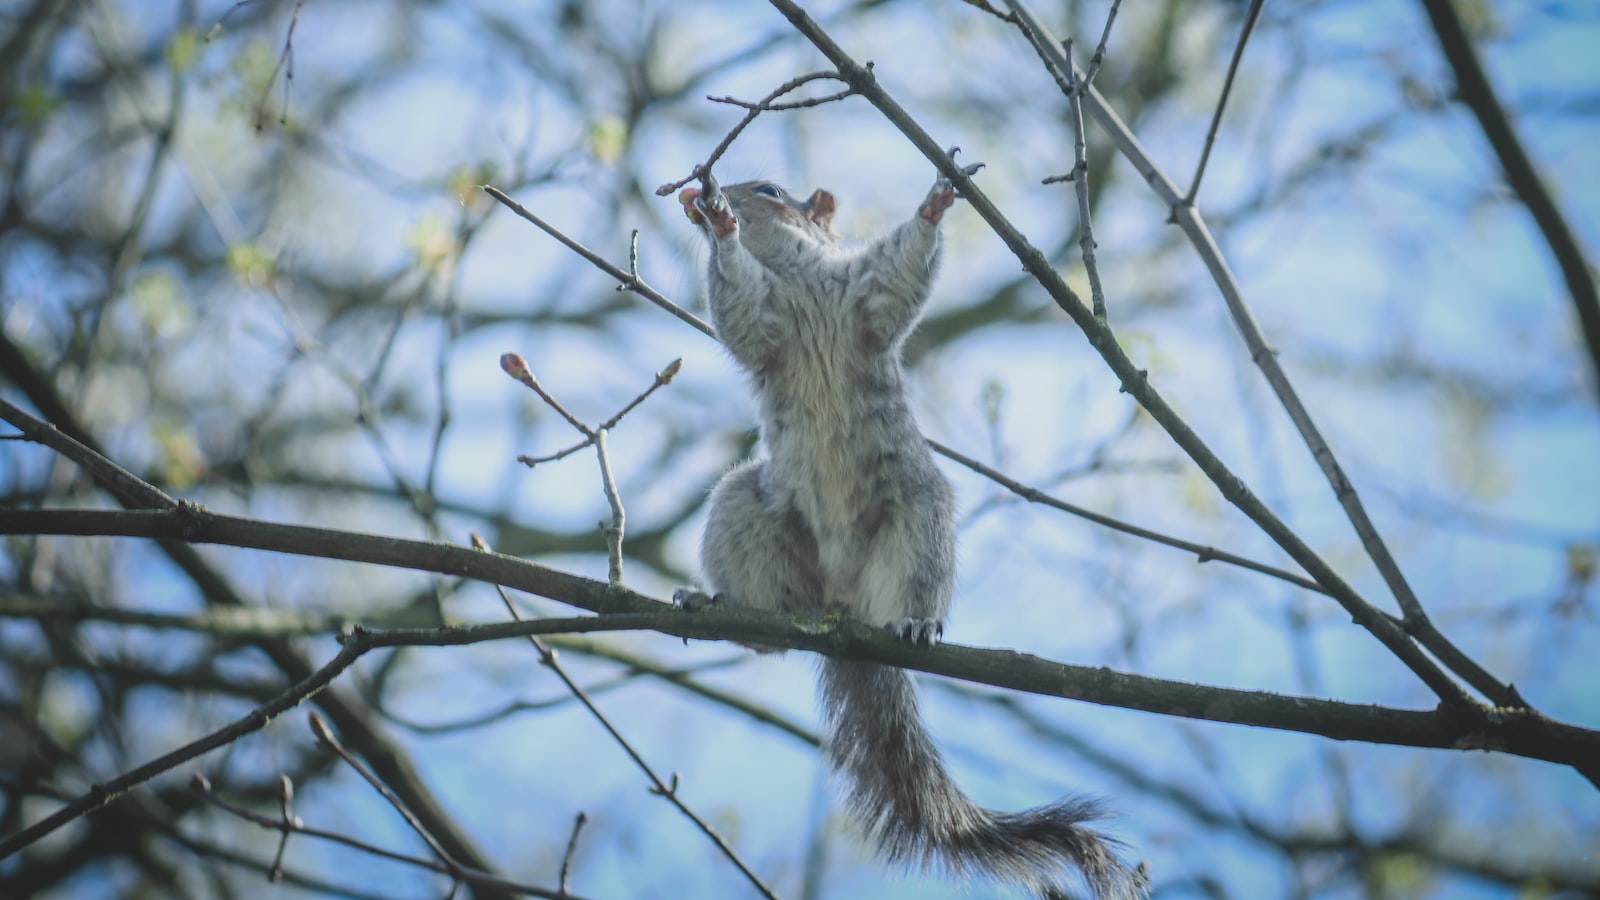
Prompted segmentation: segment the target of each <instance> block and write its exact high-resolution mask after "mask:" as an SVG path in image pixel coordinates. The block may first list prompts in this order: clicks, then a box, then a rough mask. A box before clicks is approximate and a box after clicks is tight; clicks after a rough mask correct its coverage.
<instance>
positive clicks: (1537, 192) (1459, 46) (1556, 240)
mask: <svg viewBox="0 0 1600 900" xmlns="http://www.w3.org/2000/svg"><path fill="white" fill-rule="evenodd" d="M1422 8H1423V9H1424V10H1426V11H1427V13H1428V21H1429V22H1430V23H1431V24H1432V25H1433V33H1434V35H1435V36H1437V37H1438V38H1439V49H1440V50H1442V51H1443V52H1444V58H1445V60H1446V61H1447V62H1449V63H1450V68H1451V70H1452V71H1454V72H1455V76H1456V96H1457V98H1458V99H1460V100H1461V102H1462V103H1465V104H1466V105H1467V106H1468V108H1470V109H1471V110H1472V113H1473V115H1475V116H1477V117H1478V125H1479V127H1481V128H1482V129H1483V135H1484V137H1486V138H1488V139H1489V146H1490V147H1492V148H1494V153H1495V156H1497V157H1499V159H1500V168H1501V169H1503V170H1504V171H1505V174H1506V183H1507V184H1508V185H1510V187H1511V189H1512V190H1513V191H1516V192H1517V196H1518V197H1519V198H1521V200H1522V202H1523V204H1524V205H1525V206H1527V207H1528V212H1529V213H1531V214H1532V215H1533V221H1534V223H1535V224H1537V225H1538V226H1539V230H1540V231H1541V232H1543V233H1544V240H1545V243H1547V244H1549V245H1550V253H1551V255H1552V256H1554V257H1555V258H1556V265H1558V266H1560V267H1561V274H1562V277H1564V278H1565V279H1566V281H1567V291H1568V292H1569V293H1570V294H1571V295H1572V305H1573V307H1575V308H1576V310H1577V313H1578V323H1579V325H1580V326H1581V327H1582V329H1583V339H1584V342H1585V343H1586V344H1588V346H1589V363H1590V365H1591V366H1593V367H1594V371H1593V372H1591V373H1590V374H1591V375H1592V377H1593V378H1594V384H1593V387H1594V389H1595V391H1596V393H1597V394H1600V289H1597V288H1596V286H1595V279H1594V267H1593V266H1592V265H1591V264H1590V262H1589V260H1588V258H1587V257H1586V256H1585V254H1584V252H1583V246H1582V245H1581V244H1579V243H1578V237H1577V235H1575V234H1573V232H1572V228H1571V226H1569V225H1568V224H1567V220H1566V218H1565V217H1564V216H1562V214H1561V208H1560V207H1558V206H1556V201H1555V198H1554V197H1552V196H1551V195H1550V189H1549V188H1547V187H1545V183H1544V180H1543V179H1541V178H1540V177H1539V171H1538V170H1537V169H1535V168H1534V167H1533V160H1531V159H1529V158H1528V152H1527V151H1526V150H1524V149H1523V147H1522V141H1521V140H1520V139H1519V138H1518V137H1517V132H1516V129H1515V128H1513V127H1512V125H1511V119H1510V117H1508V116H1507V115H1506V111H1505V109H1504V107H1502V106H1501V105H1500V100H1499V98H1498V97H1496V96H1495V92H1494V85H1492V84H1490V83H1489V76H1488V75H1487V74H1486V73H1485V72H1484V71H1483V64H1482V63H1480V62H1479V61H1478V54H1477V53H1476V52H1475V51H1474V50H1473V49H1472V40H1471V39H1470V38H1469V37H1468V36H1467V29H1466V26H1464V25H1463V24H1462V23H1461V16H1459V15H1458V14H1457V13H1456V9H1455V6H1454V5H1452V4H1451V2H1450V0H1422Z"/></svg>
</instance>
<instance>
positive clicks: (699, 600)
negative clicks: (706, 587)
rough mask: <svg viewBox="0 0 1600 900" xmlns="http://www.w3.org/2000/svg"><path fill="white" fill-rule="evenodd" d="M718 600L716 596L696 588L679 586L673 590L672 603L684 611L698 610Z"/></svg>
mask: <svg viewBox="0 0 1600 900" xmlns="http://www.w3.org/2000/svg"><path fill="white" fill-rule="evenodd" d="M716 602H717V598H716V597H713V596H711V595H710V594H707V593H706V592H705V591H697V590H695V589H694V588H678V589H677V590H675V591H673V592H672V605H673V606H676V607H677V608H679V609H681V610H683V611H684V612H698V611H699V610H702V609H705V608H706V607H708V606H711V605H713V604H715V603H716Z"/></svg>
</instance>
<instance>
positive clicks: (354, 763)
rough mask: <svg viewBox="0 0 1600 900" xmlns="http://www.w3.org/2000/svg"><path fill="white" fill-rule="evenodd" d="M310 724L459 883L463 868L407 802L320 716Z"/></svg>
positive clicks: (314, 716) (311, 717)
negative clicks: (358, 756) (352, 750)
mask: <svg viewBox="0 0 1600 900" xmlns="http://www.w3.org/2000/svg"><path fill="white" fill-rule="evenodd" d="M307 720H308V721H309V722H310V724H311V733H312V734H314V735H316V736H317V740H319V741H321V742H322V744H323V745H324V746H326V747H327V748H328V749H329V750H332V751H333V752H334V753H335V754H336V755H337V756H338V757H339V758H340V759H342V760H344V762H345V765H347V766H349V767H350V768H352V769H355V770H356V774H358V775H360V776H361V778H362V780H364V781H365V782H366V783H367V784H368V785H370V786H371V787H372V789H373V790H375V791H377V792H378V796H380V797H382V798H383V799H385V800H387V801H389V805H390V806H392V807H394V810H395V812H397V813H399V814H400V818H401V819H404V820H405V823H406V824H407V825H410V826H411V830H412V831H415V832H416V833H417V836H418V837H420V838H422V841H423V843H425V844H427V845H428V849H429V850H432V851H433V854H434V856H435V857H437V858H438V860H439V862H441V863H443V864H444V866H445V869H446V871H448V872H449V873H450V875H451V877H453V878H456V879H457V880H458V881H459V880H460V877H461V875H460V873H461V864H460V863H457V862H456V861H455V860H454V859H452V858H451V856H450V852H449V851H447V850H445V849H444V847H442V846H440V845H439V841H438V839H437V838H435V837H434V836H433V833H432V832H430V831H429V830H428V829H427V826H425V825H423V824H422V823H421V822H420V821H418V820H417V816H416V814H415V813H413V812H412V811H411V809H410V807H408V806H406V804H405V801H404V800H401V799H400V798H399V797H397V796H395V793H394V791H391V790H389V786H388V785H386V784H384V783H383V781H382V779H380V778H378V776H376V775H374V774H372V772H370V771H368V769H367V767H366V766H364V765H362V764H361V761H360V760H358V759H356V758H355V756H353V755H352V754H351V753H350V751H349V750H346V749H345V748H344V745H343V744H341V743H339V738H338V737H336V736H335V735H334V733H333V729H331V728H329V727H328V723H327V722H326V721H324V720H323V718H322V717H321V716H319V715H317V714H316V713H315V712H311V713H308V714H307Z"/></svg>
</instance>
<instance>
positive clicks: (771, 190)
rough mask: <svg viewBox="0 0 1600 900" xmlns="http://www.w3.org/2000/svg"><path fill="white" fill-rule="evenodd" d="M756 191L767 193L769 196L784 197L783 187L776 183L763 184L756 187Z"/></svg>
mask: <svg viewBox="0 0 1600 900" xmlns="http://www.w3.org/2000/svg"><path fill="white" fill-rule="evenodd" d="M756 193H758V194H766V195H767V196H768V197H782V196H783V188H781V187H778V186H777V185H775V184H763V185H758V186H757V187H756Z"/></svg>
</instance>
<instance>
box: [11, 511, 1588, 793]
mask: <svg viewBox="0 0 1600 900" xmlns="http://www.w3.org/2000/svg"><path fill="white" fill-rule="evenodd" d="M0 533H11V534H75V535H116V536H123V537H146V538H154V537H161V538H168V539H179V540H186V541H194V542H197V543H215V544H226V545H230V546H236V547H250V548H255V549H259V550H273V551H278V552H285V553H295V554H299V555H304V556H316V557H323V558H330V559H343V560H350V561H355V562H368V563H375V564H378V565H386V566H396V567H400V568H408V569H417V570H423V571H429V572H437V573H439V574H444V575H460V576H464V577H469V578H477V579H480V580H483V581H488V582H492V583H494V584H500V585H504V586H506V587H511V588H515V589H517V590H522V591H527V592H529V593H534V594H538V595H540V596H543V597H548V598H550V599H552V600H556V601H559V602H562V603H566V604H568V605H570V606H576V607H579V608H581V609H586V610H590V611H592V612H598V613H603V615H601V616H599V617H584V618H570V619H539V620H533V621H527V622H504V623H495V624H489V625H463V626H445V627H443V628H437V629H410V630H407V629H396V630H389V631H372V630H368V629H362V628H355V629H354V630H353V631H352V632H350V634H351V635H352V637H348V638H347V639H346V650H347V651H348V650H349V649H350V648H351V647H352V646H356V647H362V648H366V649H370V648H372V647H380V646H382V647H395V646H455V645H461V644H475V643H480V642H483V641H490V640H502V639H505V638H511V637H525V636H527V635H530V634H551V633H574V632H592V631H619V630H640V629H648V630H654V631H659V632H661V633H663V634H670V635H674V636H676V637H682V638H696V639H702V640H733V641H738V642H740V643H743V644H757V645H762V646H770V647H787V648H793V649H797V650H811V651H815V652H818V653H824V654H828V655H832V656H845V657H849V658H853V659H865V660H871V661H874V662H882V663H887V664H889V665H895V666H902V667H904V668H908V669H918V670H920V671H924V672H929V673H932V674H935V675H945V676H948V677H951V678H959V679H962V680H966V681H973V682H978V683H980V684H988V685H993V686H995V687H1001V688H1009V689H1011V690H1018V691H1025V692H1028V693H1034V694H1042V695H1046V696H1053V697H1065V698H1068V699H1073V700H1083V701H1087V702H1090V703H1100V704H1104V705H1108V706H1120V707H1123V708H1126V709H1137V710H1143V711H1146V712H1154V713H1161V714H1163V715H1171V716H1182V717H1185V718H1191V719H1204V720H1208V721H1213V722H1230V723H1234V724H1240V725H1254V726H1258V727H1263V728H1275V729H1281V730H1286V731H1299V732H1304V733H1307V734H1317V735H1322V736H1324V737H1329V738H1334V739H1336V740H1359V741H1368V742H1371V743H1382V744H1400V745H1404V746H1413V747H1440V748H1452V749H1458V750H1499V751H1502V752H1506V753H1511V754H1514V755H1518V756H1526V757H1530V758H1533V759H1543V760H1548V761H1551V762H1558V763H1565V764H1567V765H1572V766H1575V767H1578V768H1580V770H1585V774H1586V775H1589V776H1590V777H1591V779H1592V780H1600V773H1596V772H1594V771H1593V770H1594V769H1595V765H1594V762H1593V760H1595V759H1600V731H1594V730H1591V729H1586V728H1582V727H1579V726H1576V725H1571V724H1567V723H1563V722H1557V721H1555V720H1552V719H1549V718H1546V717H1545V716H1543V715H1541V714H1539V713H1537V712H1534V711H1531V710H1521V709H1493V710H1490V709H1484V708H1481V707H1477V706H1473V707H1465V708H1458V707H1452V706H1448V705H1445V706H1441V707H1439V708H1438V709H1436V710H1432V711H1422V710H1397V709H1390V708H1385V707H1379V706H1368V705H1362V704H1354V703H1341V702H1337V701H1332V700H1321V699H1316V698H1311V697H1291V696H1285V695H1282V694H1274V693H1269V692H1265V691H1242V690H1234V689H1230V688H1221V687H1210V686H1205V685H1197V684H1191V683H1187V682H1181V681H1170V680H1165V679H1160V678H1150V677H1146V676H1142V675H1131V674H1126V673H1120V672H1113V671H1111V670H1110V669H1106V668H1093V667H1089V666H1072V665H1066V664H1063V663H1058V662H1052V661H1050V660H1046V659H1041V658H1039V657H1037V656H1033V655H1030V654H1026V653H1015V652H1012V651H1008V650H990V649H979V648H974V647H963V646H959V645H955V644H940V645H938V646H936V647H934V648H932V649H928V648H919V647H912V646H910V645H908V644H905V643H903V642H900V641H896V640H894V639H893V637H891V636H890V635H888V634H887V633H886V632H884V631H883V630H882V629H879V628H872V627H870V626H868V625H866V624H864V623H860V622H854V621H848V620H843V619H824V620H795V619H792V618H790V617H786V616H780V615H773V614H765V613H758V612H755V611H751V610H732V609H730V610H712V611H707V612H703V613H696V614H692V615H691V614H686V613H683V612H680V611H678V610H675V609H673V608H671V607H670V606H669V605H668V604H666V603H663V602H662V601H659V600H656V599H653V598H651V597H648V596H645V595H643V594H639V593H635V592H634V591H632V590H629V589H627V588H625V587H613V586H611V585H608V584H606V583H605V582H603V581H595V580H592V579H588V578H581V577H579V576H576V575H570V574H568V573H565V572H560V571H557V570H555V569H550V568H546V567H544V566H540V565H537V564H535V563H531V562H528V561H526V560H522V559H517V558H515V557H510V556H502V555H500V554H497V553H490V552H486V551H481V550H474V549H472V548H469V547H458V546H453V545H450V544H443V543H435V542H430V541H413V540H405V539H401V538H391V537H382V536H379V535H371V534H360V533H356V532H345V531H333V530H331V529H326V528H313V527H308V526H304V525H289V524H283V523H273V522H263V521H260V520H255V519H244V518H240V517H237V516H228V515H221V514H218V513H211V512H207V511H206V510H204V509H200V508H198V507H194V506H188V505H185V506H183V507H181V508H179V509H173V510H140V511H136V512H123V511H116V510H28V511H14V510H13V511H7V512H5V513H4V514H0ZM363 652H364V651H363Z"/></svg>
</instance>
